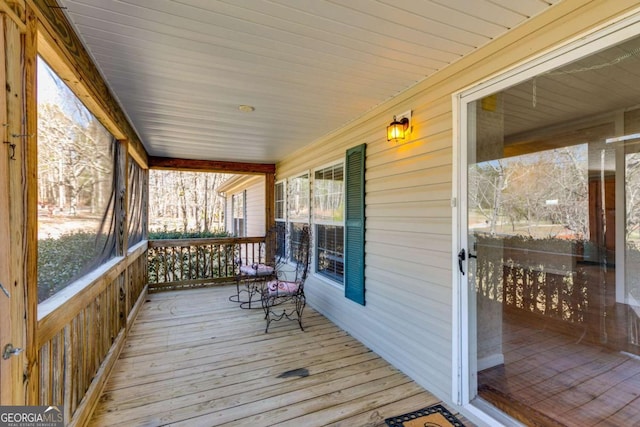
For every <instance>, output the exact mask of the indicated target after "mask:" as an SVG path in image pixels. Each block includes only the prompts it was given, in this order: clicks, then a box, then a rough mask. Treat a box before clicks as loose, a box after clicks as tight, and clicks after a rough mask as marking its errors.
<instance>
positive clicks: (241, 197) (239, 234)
mask: <svg viewBox="0 0 640 427" xmlns="http://www.w3.org/2000/svg"><path fill="white" fill-rule="evenodd" d="M238 200H241V201H242V207H241V209H242V212H236V211H237V205H238V202H237V201H238ZM236 213H240V214H241V215H242V216H236ZM239 220H241V221H239ZM239 224H242V227H241V228H242V229H241V230H240V232H238V225H239ZM231 227H232V230H233V234H234V235H235V236H236V237H246V236H247V190H243V191H242V192H240V193H235V194H232V195H231Z"/></svg>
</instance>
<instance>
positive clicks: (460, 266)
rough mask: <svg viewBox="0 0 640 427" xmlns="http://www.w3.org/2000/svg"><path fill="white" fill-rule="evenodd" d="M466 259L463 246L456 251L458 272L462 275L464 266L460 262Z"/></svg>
mask: <svg viewBox="0 0 640 427" xmlns="http://www.w3.org/2000/svg"><path fill="white" fill-rule="evenodd" d="M466 259H467V252H466V251H465V250H464V248H462V249H460V252H458V268H459V269H460V273H462V275H463V276H464V267H463V266H462V262H463V261H464V260H466Z"/></svg>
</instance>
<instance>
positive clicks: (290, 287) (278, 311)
mask: <svg viewBox="0 0 640 427" xmlns="http://www.w3.org/2000/svg"><path fill="white" fill-rule="evenodd" d="M296 234H297V235H296V237H298V239H297V241H294V242H292V254H293V257H292V258H293V261H294V262H295V268H294V271H289V272H288V274H287V276H288V277H286V278H280V277H278V276H279V275H277V276H276V279H274V280H272V281H270V282H268V283H266V286H265V288H264V290H263V295H262V306H263V308H264V310H265V318H266V321H267V326H266V328H265V333H266V332H268V331H269V325H270V324H271V322H272V321H274V320H281V319H283V318H286V319H289V320H297V321H298V324H299V326H300V329H302V330H304V328H303V327H302V311H303V310H304V307H305V306H306V298H305V296H304V282H305V280H306V279H307V275H308V273H309V258H310V250H309V246H310V243H309V242H310V236H309V227H308V226H305V227H303V229H302V230H301V231H300V232H299V233H296ZM292 276H293V277H292Z"/></svg>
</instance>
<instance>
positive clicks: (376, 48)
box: [59, 0, 559, 163]
mask: <svg viewBox="0 0 640 427" xmlns="http://www.w3.org/2000/svg"><path fill="white" fill-rule="evenodd" d="M558 1H559V0H517V1H513V0H220V1H217V0H59V2H60V3H61V5H62V6H64V7H66V9H65V12H66V14H67V16H68V17H69V19H70V20H71V22H72V24H73V25H74V26H75V28H76V31H77V32H78V34H79V35H80V38H81V39H82V40H83V42H84V43H85V46H86V47H87V49H88V51H89V52H90V53H91V55H92V56H93V58H94V59H95V61H96V63H97V65H98V68H99V69H100V70H101V72H102V73H103V75H104V77H105V79H106V81H107V83H108V85H109V86H110V87H111V89H112V90H113V92H114V94H115V95H116V97H117V98H118V100H119V102H120V103H121V105H122V107H123V109H124V110H125V112H126V114H127V115H128V117H129V118H130V119H131V122H132V124H133V126H134V127H135V129H136V130H137V132H138V134H139V136H140V138H141V139H142V141H143V143H144V145H145V147H146V148H147V150H148V152H149V154H150V155H152V156H162V157H177V158H191V159H207V160H226V161H239V162H258V163H274V162H277V161H278V160H280V159H282V158H283V157H285V156H286V155H287V154H289V153H291V152H292V151H294V150H296V149H298V148H300V147H302V146H304V145H306V144H309V143H311V142H313V141H314V140H316V139H318V138H320V137H321V136H323V135H326V134H327V133H329V132H331V131H333V130H335V129H337V128H339V127H341V126H343V125H345V124H346V123H348V122H350V121H352V120H354V119H356V118H358V117H360V116H361V115H363V114H364V113H365V112H367V111H369V110H370V109H372V108H373V107H375V106H376V105H378V104H380V103H382V102H384V101H385V100H388V99H389V98H391V97H393V96H395V95H397V94H398V93H400V92H402V91H404V90H405V89H407V88H409V87H411V86H413V85H415V84H416V83H417V82H419V81H420V80H423V79H424V78H425V77H427V76H429V75H430V74H432V73H434V72H435V71H437V70H440V69H442V68H444V67H446V66H447V65H449V64H451V63H452V62H454V61H456V60H458V59H459V58H461V57H462V56H464V55H466V54H469V53H470V52H472V51H473V50H475V49H477V48H478V47H480V46H482V45H485V44H486V43H488V42H490V41H491V40H492V39H494V38H496V37H497V36H499V35H501V34H503V33H505V32H507V31H509V30H510V29H511V28H513V27H515V26H517V25H519V24H521V23H522V22H523V21H525V20H527V19H528V18H530V17H531V16H533V15H536V14H539V13H541V12H542V11H544V10H545V9H547V8H548V7H550V6H552V5H553V4H554V3H557V2H558ZM242 104H245V105H251V106H254V107H255V111H254V112H251V113H245V112H242V111H240V110H239V109H238V106H239V105H242ZM391 118H392V117H389V119H390V120H391ZM380 132H381V137H383V135H384V129H383V128H381V130H380Z"/></svg>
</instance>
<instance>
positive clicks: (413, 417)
mask: <svg viewBox="0 0 640 427" xmlns="http://www.w3.org/2000/svg"><path fill="white" fill-rule="evenodd" d="M384 422H385V423H387V425H388V426H389V427H451V426H455V427H464V424H462V422H460V420H458V419H457V418H456V417H454V416H453V415H451V412H449V411H448V410H447V408H445V407H444V406H442V405H433V406H429V407H428V408H424V409H420V410H419V411H415V412H411V413H409V414H404V415H400V416H398V417H391V418H387V419H386V420H384Z"/></svg>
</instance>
